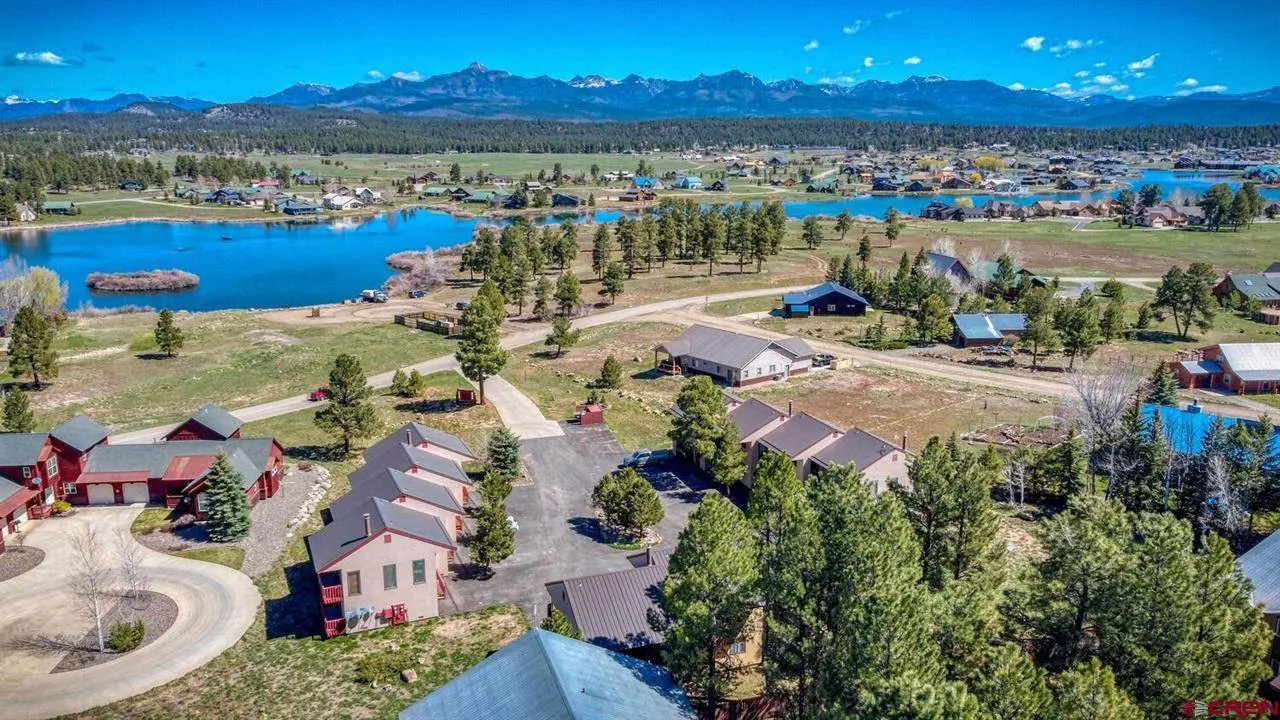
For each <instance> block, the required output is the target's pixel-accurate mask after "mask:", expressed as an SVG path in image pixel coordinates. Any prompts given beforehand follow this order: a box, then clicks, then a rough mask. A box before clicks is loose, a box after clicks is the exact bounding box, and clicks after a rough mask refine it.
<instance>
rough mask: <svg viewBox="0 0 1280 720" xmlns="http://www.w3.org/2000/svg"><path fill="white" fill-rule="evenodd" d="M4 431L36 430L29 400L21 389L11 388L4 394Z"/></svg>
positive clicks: (23, 431) (21, 431) (27, 431)
mask: <svg viewBox="0 0 1280 720" xmlns="http://www.w3.org/2000/svg"><path fill="white" fill-rule="evenodd" d="M4 429H5V432H11V433H29V432H35V430H36V416H35V413H33V412H32V411H31V399H30V398H28V397H27V394H26V393H25V392H23V391H22V389H21V388H18V387H11V388H9V391H8V392H6V393H5V394H4Z"/></svg>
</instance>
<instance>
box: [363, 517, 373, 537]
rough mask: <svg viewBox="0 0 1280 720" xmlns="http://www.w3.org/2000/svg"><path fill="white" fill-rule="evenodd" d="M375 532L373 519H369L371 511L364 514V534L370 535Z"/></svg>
mask: <svg viewBox="0 0 1280 720" xmlns="http://www.w3.org/2000/svg"><path fill="white" fill-rule="evenodd" d="M372 534H373V520H370V519H369V513H365V514H364V536H365V537H369V536H370V535H372Z"/></svg>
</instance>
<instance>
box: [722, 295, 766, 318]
mask: <svg viewBox="0 0 1280 720" xmlns="http://www.w3.org/2000/svg"><path fill="white" fill-rule="evenodd" d="M778 303H779V298H778V297H755V298H743V299H741V300H724V301H721V302H715V303H711V304H710V305H708V306H707V309H706V312H707V314H708V315H717V316H719V317H733V316H734V315H745V314H747V313H754V312H768V311H769V310H772V309H774V308H775V307H777V306H778Z"/></svg>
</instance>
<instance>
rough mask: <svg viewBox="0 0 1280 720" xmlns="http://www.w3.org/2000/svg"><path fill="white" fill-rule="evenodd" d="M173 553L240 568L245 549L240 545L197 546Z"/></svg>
mask: <svg viewBox="0 0 1280 720" xmlns="http://www.w3.org/2000/svg"><path fill="white" fill-rule="evenodd" d="M173 554H174V555H177V556H178V557H181V558H187V559H188V560H199V561H201V562H211V563H217V564H219V565H226V566H227V567H229V568H231V569H232V570H239V569H240V566H241V565H243V564H244V549H243V548H238V547H196V548H191V549H189V550H179V551H177V552H175V553H173Z"/></svg>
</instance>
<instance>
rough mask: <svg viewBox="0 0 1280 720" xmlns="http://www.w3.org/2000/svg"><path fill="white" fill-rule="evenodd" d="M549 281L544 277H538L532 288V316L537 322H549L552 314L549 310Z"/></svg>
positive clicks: (550, 288) (550, 290) (550, 291)
mask: <svg viewBox="0 0 1280 720" xmlns="http://www.w3.org/2000/svg"><path fill="white" fill-rule="evenodd" d="M552 292H553V290H552V286H551V281H550V280H548V279H547V276H546V275H540V276H539V277H538V282H537V283H535V284H534V286H533V314H534V315H535V316H536V317H537V318H538V319H539V320H549V319H550V318H551V316H552V315H553V314H555V313H554V310H552V308H551V299H552V298H551V294H552Z"/></svg>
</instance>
